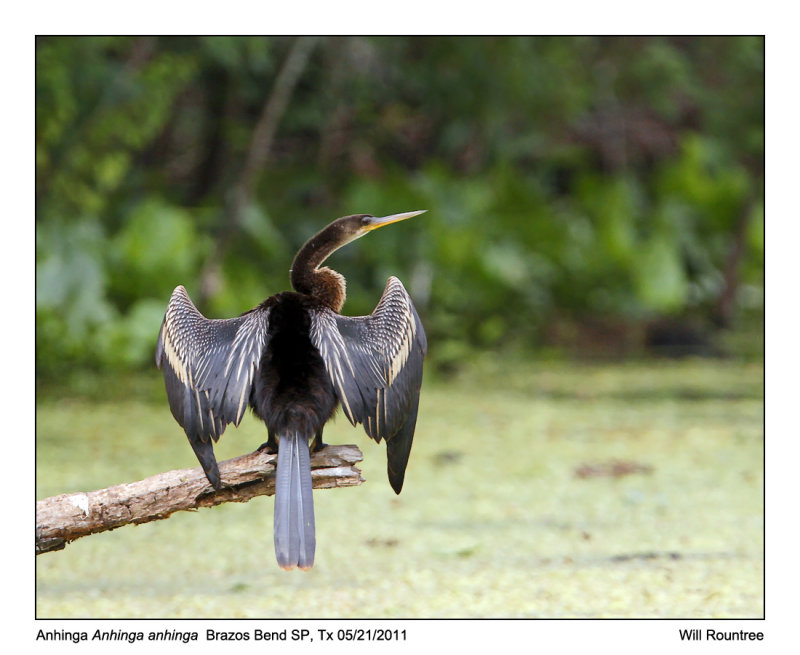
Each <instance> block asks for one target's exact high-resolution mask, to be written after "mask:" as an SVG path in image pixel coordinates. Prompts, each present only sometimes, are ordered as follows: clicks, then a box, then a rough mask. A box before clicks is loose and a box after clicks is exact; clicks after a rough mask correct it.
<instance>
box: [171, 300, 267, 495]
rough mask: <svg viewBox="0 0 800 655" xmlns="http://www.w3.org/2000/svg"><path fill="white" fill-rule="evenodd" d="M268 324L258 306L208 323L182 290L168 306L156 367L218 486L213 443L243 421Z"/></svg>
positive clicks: (174, 409) (177, 415)
mask: <svg viewBox="0 0 800 655" xmlns="http://www.w3.org/2000/svg"><path fill="white" fill-rule="evenodd" d="M268 325H269V310H268V309H263V308H260V307H259V308H256V309H254V310H252V311H250V312H248V313H246V314H243V315H242V316H239V317H237V318H231V319H224V320H216V319H207V318H206V317H205V316H203V315H202V314H201V313H200V312H199V311H198V310H197V308H196V307H195V306H194V304H193V303H192V301H191V299H190V298H189V295H188V294H187V293H186V289H184V288H183V287H182V286H179V287H177V288H176V289H175V291H174V292H173V293H172V297H171V298H170V301H169V304H168V305H167V311H166V314H165V315H164V321H163V323H162V325H161V331H160V332H159V335H158V346H157V347H156V364H157V365H158V367H159V368H161V369H162V370H163V372H164V383H165V386H166V389H167V398H168V400H169V406H170V410H171V411H172V415H173V416H174V417H175V420H176V421H177V422H178V423H179V424H180V425H181V427H183V429H184V431H185V432H186V436H187V437H188V438H189V442H190V443H191V445H192V448H193V449H194V451H195V453H196V454H197V456H198V459H199V460H200V462H201V464H203V469H204V470H205V472H206V475H207V476H208V478H209V480H210V481H211V483H212V484H213V485H214V486H215V487H218V486H219V473H218V471H217V465H216V461H215V459H214V454H213V448H212V446H211V440H210V439H213V440H214V441H217V440H218V439H219V437H220V436H221V435H222V433H223V432H224V431H225V427H226V426H227V425H228V424H229V423H233V424H234V425H239V422H240V421H241V420H242V417H243V416H244V412H245V410H246V409H247V405H248V399H249V397H250V388H251V385H252V382H253V377H254V375H255V372H256V370H257V369H258V365H259V362H260V359H261V354H262V353H263V351H264V347H265V346H266V344H267V338H268V337H267V334H268ZM209 438H210V439H209Z"/></svg>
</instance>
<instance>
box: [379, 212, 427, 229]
mask: <svg viewBox="0 0 800 655" xmlns="http://www.w3.org/2000/svg"><path fill="white" fill-rule="evenodd" d="M426 211H428V210H427V209H420V210H418V211H415V212H403V213H402V214H392V215H391V216H384V217H383V218H372V219H371V220H370V222H369V224H367V225H366V226H365V229H366V231H369V230H376V229H378V228H379V227H383V226H384V225H391V224H392V223H397V221H404V220H406V219H407V218H412V217H414V216H419V215H420V214H424V213H425V212H426Z"/></svg>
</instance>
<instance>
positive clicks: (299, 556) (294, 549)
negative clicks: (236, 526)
mask: <svg viewBox="0 0 800 655" xmlns="http://www.w3.org/2000/svg"><path fill="white" fill-rule="evenodd" d="M274 531H275V556H276V557H277V558H278V564H279V565H280V567H281V568H282V569H286V570H291V569H294V568H300V569H303V570H304V571H307V570H308V569H310V568H311V567H312V566H313V565H314V550H315V548H316V538H315V536H314V498H313V496H312V492H311V462H310V458H309V452H308V440H307V439H306V438H305V437H303V436H301V435H299V434H291V435H280V439H279V442H278V469H277V471H276V474H275V523H274Z"/></svg>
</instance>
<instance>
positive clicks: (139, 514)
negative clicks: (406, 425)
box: [36, 445, 364, 555]
mask: <svg viewBox="0 0 800 655" xmlns="http://www.w3.org/2000/svg"><path fill="white" fill-rule="evenodd" d="M361 459H362V456H361V451H360V450H359V449H358V447H357V446H352V445H348V446H326V447H325V448H323V449H322V450H321V451H319V452H317V453H312V455H311V469H312V470H311V480H312V484H313V486H314V488H315V489H329V488H331V487H352V486H356V485H359V484H361V483H362V482H363V481H364V480H363V479H362V477H361V471H360V470H359V469H358V468H356V466H355V464H356V462H360V461H361ZM276 461H277V455H272V454H269V453H267V452H265V451H256V452H254V453H250V454H248V455H242V456H241V457H236V458H234V459H229V460H227V461H225V462H220V464H219V470H220V476H221V478H222V483H223V485H224V486H223V488H222V489H221V490H220V491H214V488H213V487H212V486H211V485H210V484H209V483H208V480H207V479H206V476H205V474H204V473H203V470H202V469H201V468H200V467H197V468H193V469H180V470H176V471H167V472H166V473H159V474H158V475H154V476H152V477H149V478H145V479H144V480H140V481H138V482H130V483H127V484H119V485H116V486H113V487H108V488H107V489H98V490H97V491H89V492H87V493H73V494H61V495H59V496H52V497H50V498H45V499H44V500H40V501H38V502H37V503H36V554H37V555H39V554H41V553H47V552H50V551H53V550H61V549H62V548H64V547H65V546H66V545H67V544H68V543H69V542H71V541H75V539H79V538H80V537H85V536H86V535H90V534H95V533H97V532H105V531H106V530H114V529H115V528H118V527H120V526H123V525H127V524H129V523H134V524H138V523H148V522H149V521H157V520H159V519H165V518H167V517H169V516H170V514H172V513H173V512H177V511H180V510H196V509H198V508H200V507H213V506H214V505H219V504H221V503H230V502H235V503H246V502H247V501H248V500H250V499H252V498H255V497H256V496H265V495H266V496H270V495H273V494H274V493H275V475H274V471H275V465H276Z"/></svg>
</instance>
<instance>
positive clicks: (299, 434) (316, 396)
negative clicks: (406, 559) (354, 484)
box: [156, 212, 427, 569]
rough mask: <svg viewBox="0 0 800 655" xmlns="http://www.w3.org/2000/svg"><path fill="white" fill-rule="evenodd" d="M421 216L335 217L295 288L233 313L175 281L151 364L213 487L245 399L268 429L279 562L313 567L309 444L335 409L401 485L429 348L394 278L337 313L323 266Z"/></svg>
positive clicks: (298, 270)
mask: <svg viewBox="0 0 800 655" xmlns="http://www.w3.org/2000/svg"><path fill="white" fill-rule="evenodd" d="M418 213H422V212H408V213H406V214H396V215H393V216H389V217H386V218H382V219H378V218H375V217H373V216H369V215H364V214H359V215H354V216H347V217H344V218H340V219H337V220H336V221H334V222H333V223H331V224H330V225H328V226H327V227H326V228H325V229H323V230H322V231H320V232H319V233H317V234H316V235H315V236H313V237H312V238H311V239H309V240H308V241H307V242H306V244H305V245H304V246H303V247H302V248H301V249H300V251H299V252H298V254H297V256H296V257H295V260H294V262H293V264H292V269H291V282H292V286H293V287H294V289H295V290H294V291H285V292H282V293H278V294H275V295H273V296H271V297H269V298H268V299H267V300H265V301H264V302H262V303H261V304H260V305H258V306H257V307H256V308H254V309H252V310H250V311H249V312H246V313H245V314H242V315H241V316H239V317H237V318H234V319H225V320H213V319H212V320H210V319H207V318H205V317H204V316H203V315H202V314H200V312H199V311H198V310H197V309H196V308H195V306H194V305H193V304H192V302H191V300H190V299H189V296H188V294H187V293H186V290H185V289H184V288H183V287H181V286H179V287H177V288H176V289H175V291H174V292H173V294H172V298H171V299H170V302H169V304H168V306H167V311H166V314H165V317H164V322H163V323H162V327H161V332H160V334H159V340H158V346H157V349H156V363H157V364H158V365H159V366H160V367H161V368H162V370H163V372H164V380H165V386H166V389H167V398H168V400H169V405H170V409H171V411H172V414H173V416H174V418H175V419H176V421H177V422H178V423H179V424H180V425H181V426H182V427H183V428H184V431H185V432H186V435H187V437H188V438H189V442H190V444H191V446H192V448H193V449H194V452H195V454H196V455H197V458H198V460H199V461H200V463H201V465H202V466H203V470H204V471H205V473H206V476H207V478H208V480H209V482H210V483H211V484H212V486H213V487H214V488H216V489H220V488H221V487H222V480H221V479H220V475H219V470H218V468H217V463H216V459H215V457H214V451H213V446H212V443H213V442H214V441H217V440H218V439H219V437H220V435H221V434H222V432H223V431H224V430H225V427H226V426H227V424H228V423H234V424H235V425H238V424H239V422H240V421H241V419H242V417H243V415H244V412H245V409H246V408H247V407H248V406H249V407H250V408H251V409H252V410H253V413H254V414H255V415H256V416H257V417H258V418H260V419H261V420H262V421H263V422H264V423H265V425H266V427H267V432H268V436H269V438H268V441H267V443H266V444H264V446H265V447H267V448H269V449H270V450H271V451H272V452H275V451H276V450H277V452H278V462H277V467H276V485H275V518H274V537H275V552H276V557H277V559H278V563H279V565H280V566H281V567H282V568H286V569H291V568H302V569H308V568H310V567H311V566H312V565H313V562H314V552H315V535H314V533H315V528H314V510H313V497H312V491H311V489H312V486H311V469H310V464H309V441H311V442H312V446H311V447H312V448H314V449H319V448H322V447H323V446H324V444H323V442H322V432H323V429H324V426H325V424H326V423H327V421H329V420H330V419H331V418H332V417H333V415H334V414H335V412H336V409H337V406H338V405H339V404H341V406H342V408H343V411H344V413H345V415H346V416H347V418H348V419H349V420H350V421H351V423H353V425H355V424H356V423H362V424H363V425H364V428H365V431H366V432H367V434H368V435H369V436H370V437H371V438H373V439H374V440H375V441H378V442H379V441H381V440H385V441H386V444H387V456H388V467H387V470H388V476H389V481H390V483H391V485H392V488H393V489H394V490H395V492H396V493H400V490H401V489H402V486H403V479H404V476H405V469H406V465H407V462H408V456H409V453H410V450H411V443H412V440H413V436H414V429H415V425H416V418H417V407H418V403H419V390H420V386H421V384H422V360H423V358H424V356H425V352H426V350H427V342H426V338H425V332H424V330H423V327H422V323H421V322H420V320H419V316H418V315H417V312H416V310H415V308H414V305H413V303H412V302H411V298H410V297H409V295H408V293H407V292H406V290H405V288H404V287H403V285H402V283H401V282H400V281H399V280H398V279H397V278H395V277H391V278H389V280H388V282H387V284H386V289H385V290H384V293H383V295H382V297H381V300H380V302H379V303H378V306H377V307H376V308H375V311H374V312H373V313H372V314H370V315H369V316H360V317H346V316H342V315H340V314H339V311H340V310H341V308H342V305H343V303H344V300H345V281H344V278H343V277H342V276H341V275H340V274H339V273H337V272H335V271H333V270H331V269H329V268H327V267H322V266H321V264H322V262H323V261H325V259H326V258H327V257H328V256H329V255H330V254H331V253H332V252H333V251H335V250H336V249H338V248H339V247H341V246H342V245H344V244H346V243H349V242H350V241H352V240H354V239H356V238H358V237H360V236H362V235H363V234H365V233H366V232H368V231H370V230H372V229H375V228H377V227H382V226H384V225H388V224H390V223H393V222H396V221H398V220H403V219H405V218H410V217H411V216H416V215H417V214H418Z"/></svg>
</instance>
